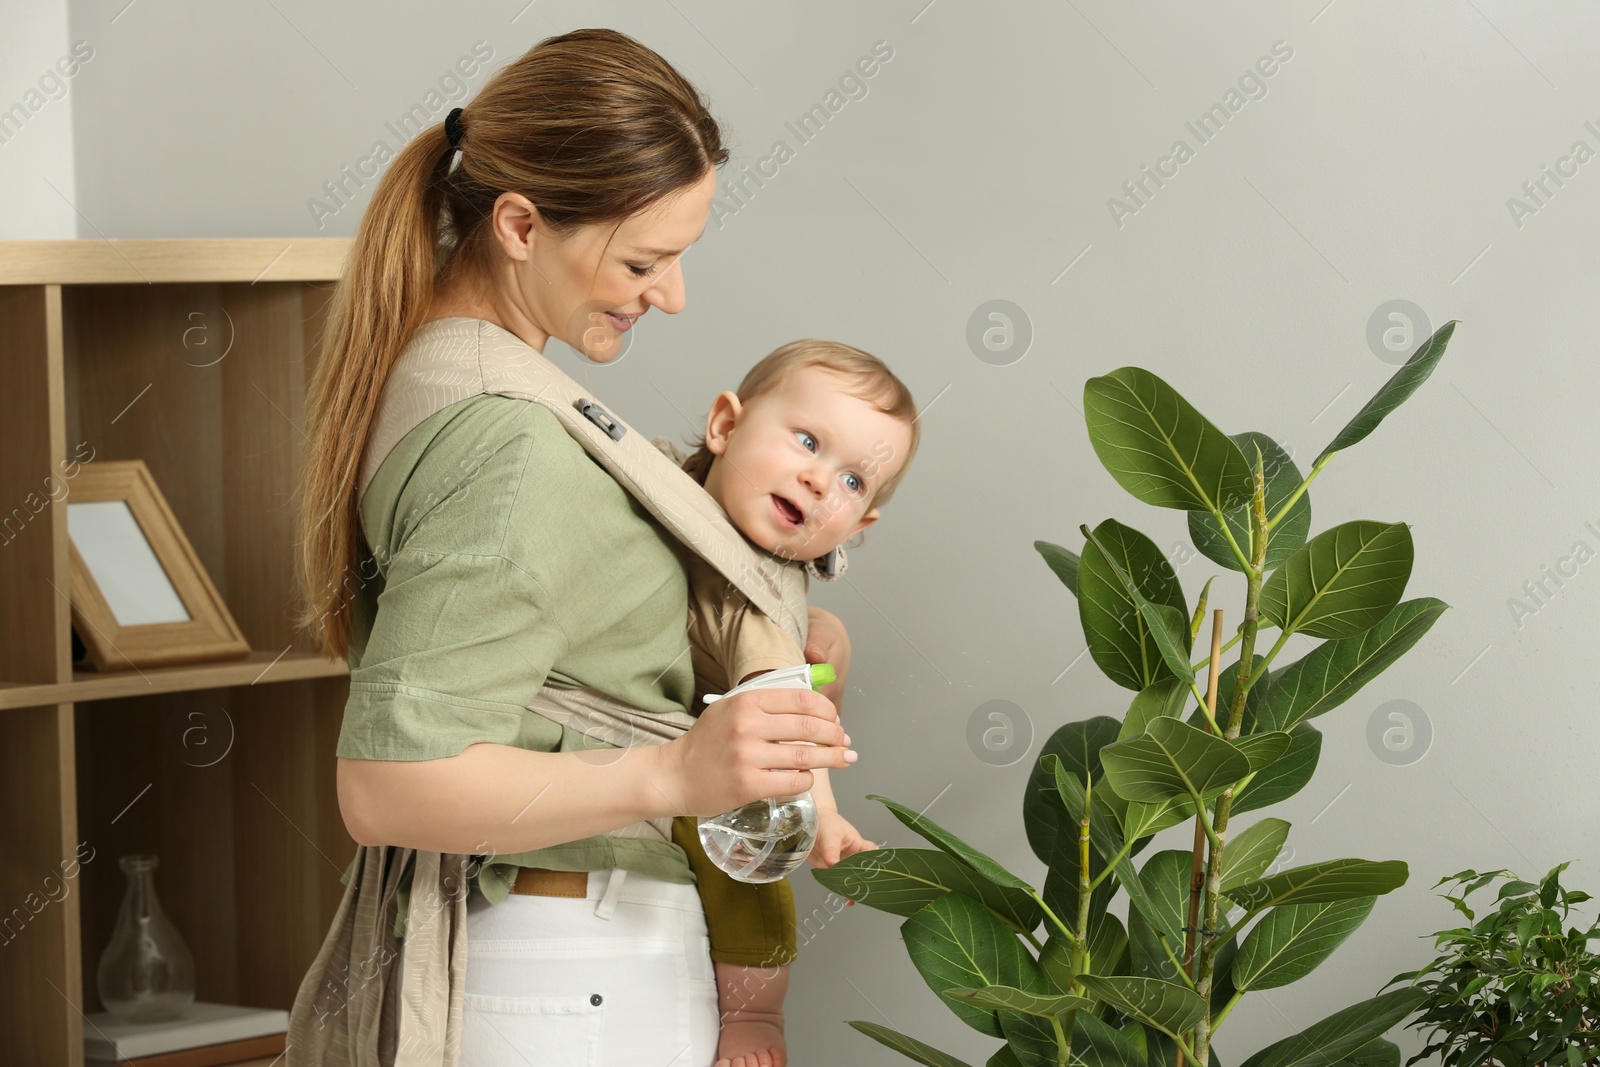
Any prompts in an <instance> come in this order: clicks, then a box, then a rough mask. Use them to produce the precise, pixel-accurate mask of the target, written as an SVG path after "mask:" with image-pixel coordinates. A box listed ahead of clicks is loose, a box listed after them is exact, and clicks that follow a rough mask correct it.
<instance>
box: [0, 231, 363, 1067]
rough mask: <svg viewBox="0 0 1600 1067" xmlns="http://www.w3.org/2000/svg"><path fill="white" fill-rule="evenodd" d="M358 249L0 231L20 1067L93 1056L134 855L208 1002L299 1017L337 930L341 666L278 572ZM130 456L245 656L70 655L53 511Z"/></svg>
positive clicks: (0, 572) (11, 1003)
mask: <svg viewBox="0 0 1600 1067" xmlns="http://www.w3.org/2000/svg"><path fill="white" fill-rule="evenodd" d="M350 245H351V242H350V241H349V240H348V239H343V238H292V239H289V238H261V239H245V240H231V239H230V240H135V241H106V240H88V241H3V242H0V367H3V374H4V378H5V387H4V388H3V389H0V457H3V458H0V679H4V680H3V681H0V723H4V725H5V731H6V732H5V742H4V743H3V744H0V842H4V843H5V862H4V863H0V902H3V903H0V908H5V909H8V910H5V911H3V912H0V993H3V994H4V995H0V1035H3V1037H0V1045H4V1047H5V1048H6V1049H7V1054H6V1057H5V1059H6V1062H7V1063H9V1062H11V1061H13V1060H14V1061H16V1062H18V1063H49V1064H61V1065H64V1067H82V1065H83V1052H84V1049H83V1013H87V1012H93V1011H96V1010H98V1009H99V1007H100V1004H99V995H98V992H97V989H96V969H97V966H98V963H99V958H100V955H101V953H102V952H103V951H104V949H105V946H106V945H107V943H108V942H109V941H110V939H111V934H112V930H113V929H114V927H115V925H116V921H117V914H118V911H119V908H120V905H121V902H122V897H123V893H124V888H125V884H126V881H125V878H124V875H123V874H122V872H121V870H120V869H119V865H118V859H119V857H121V856H125V855H128V854H131V853H154V854H156V855H157V856H159V857H160V867H159V869H158V870H157V873H156V876H155V877H156V892H157V895H158V896H159V897H160V899H161V903H162V906H163V908H164V909H165V910H166V912H167V914H168V916H169V917H170V918H171V919H172V921H173V923H174V924H175V925H176V926H177V928H178V930H179V931H180V932H181V933H182V934H183V937H184V940H185V941H186V942H188V945H189V949H190V951H191V952H192V953H193V955H194V959H195V982H196V993H197V995H198V996H199V998H200V999H202V1000H206V1001H211V1002H214V1003H225V1004H248V1005H252V1006H256V1007H263V1008H284V1009H287V1008H289V1007H290V1006H291V1005H292V1004H293V1002H294V997H295V993H296V991H297V990H298V988H299V985H300V981H301V979H302V978H303V977H304V976H305V973H306V968H307V967H308V966H309V965H310V964H311V961H312V960H313V959H314V958H315V956H316V953H317V950H318V948H319V947H320V946H321V944H322V940H323V938H324V936H325V935H326V934H327V931H328V927H329V924H330V923H331V921H332V918H333V914H334V912H335V910H336V909H337V907H338V904H339V900H340V898H341V897H342V895H343V893H344V887H343V886H342V885H341V884H340V882H339V876H340V874H341V873H342V871H343V865H344V863H345V862H346V861H347V860H348V859H349V857H350V856H351V855H352V854H353V853H354V852H355V848H356V846H355V842H354V841H352V840H351V839H350V837H349V835H348V833H347V832H346V830H345V827H344V823H343V819H342V817H341V815H340V812H339V804H338V789H337V782H336V778H335V766H336V760H335V757H334V752H335V750H336V748H337V746H338V739H339V731H340V725H341V720H342V717H343V713H344V707H345V704H346V702H347V701H348V699H349V673H348V670H347V669H346V666H345V664H344V663H340V662H333V661H329V660H325V659H322V658H321V657H320V656H317V655H315V654H314V653H313V652H311V651H310V649H311V647H312V646H311V644H310V643H309V641H308V640H307V635H306V634H304V633H302V632H300V631H298V630H297V629H296V627H295V625H294V619H295V617H296V611H295V608H296V602H297V600H298V594H297V587H296V582H295V580H294V577H293V574H294V569H295V568H294V562H295V542H296V534H297V529H296V509H297V502H298V500H299V497H300V492H299V481H300V477H301V469H302V464H303V461H304V453H305V449H306V447H307V446H306V443H305V438H304V436H303V434H302V427H303V426H304V424H305V417H306V395H307V390H308V387H309V384H310V382H311V380H312V376H313V374H314V372H315V368H316V363H317V356H318V352H319V340H320V334H321V331H322V328H323V323H324V317H325V315H326V313H327V306H328V300H329V297H330V296H331V294H332V293H333V290H334V282H336V281H337V279H338V277H339V273H340V271H341V270H342V269H343V264H344V260H345V257H346V255H347V254H348V252H349V249H350ZM224 357H226V358H224ZM120 459H139V460H143V461H144V463H145V464H146V466H147V467H148V468H149V470H150V473H151V476H152V477H153V478H154V479H155V481H156V484H157V485H159V486H160V488H161V492H162V495H163V497H165V499H166V501H167V503H168V505H169V506H170V507H171V509H172V513H173V515H174V517H175V518H176V519H177V521H178V523H179V524H180V525H181V526H182V528H183V531H184V534H185V536H186V537H187V539H188V540H189V542H190V543H191V545H192V546H193V548H194V553H195V556H196V558H197V559H198V561H199V562H200V564H201V566H203V567H204V568H205V571H206V573H207V575H208V576H209V577H210V579H211V581H212V583H213V584H214V585H215V586H216V588H217V592H218V595H219V596H220V597H221V598H222V600H223V602H224V603H225V604H226V605H227V607H228V612H229V614H231V615H232V616H233V619H234V621H235V622H236V623H237V624H238V626H239V629H240V631H241V632H242V633H243V635H244V637H245V640H246V641H247V642H248V643H249V645H250V647H251V648H252V649H254V650H256V651H253V652H252V653H251V654H250V655H249V656H248V657H247V658H245V659H242V660H230V661H222V662H215V663H202V664H191V665H187V666H180V667H164V668H142V669H139V670H129V671H120V672H116V673H105V674H99V673H94V672H85V671H75V670H74V669H73V643H72V619H71V614H72V612H71V605H70V603H69V602H68V599H67V597H66V596H65V595H63V592H62V591H63V590H66V589H69V588H70V581H69V571H70V559H71V553H70V549H71V542H70V538H69V537H68V529H67V508H66V507H65V506H63V505H65V503H66V502H67V500H68V499H70V497H71V496H72V495H73V494H74V493H75V489H74V486H73V482H72V479H73V478H74V477H76V476H77V472H78V471H79V470H80V469H82V466H83V465H89V464H92V463H94V462H97V461H101V460H120ZM285 650H286V651H285ZM202 692H203V694H204V695H203V696H196V695H195V694H198V693H202ZM197 731H201V732H199V733H197ZM212 731H216V732H215V733H213V732H212ZM194 738H202V739H204V745H205V747H201V744H202V742H201V741H196V740H194ZM224 738H226V743H221V742H222V741H223V740H224ZM213 740H215V741H216V742H218V743H217V744H216V745H215V746H212V744H211V742H212V741H213ZM74 857H79V858H80V860H81V862H79V861H74ZM270 1062H273V1061H271V1060H263V1061H261V1063H262V1064H266V1063H270Z"/></svg>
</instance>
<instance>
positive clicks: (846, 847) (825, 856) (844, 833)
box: [809, 806, 878, 867]
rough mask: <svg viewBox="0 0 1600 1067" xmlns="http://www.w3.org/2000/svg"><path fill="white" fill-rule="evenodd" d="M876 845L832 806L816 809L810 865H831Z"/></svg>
mask: <svg viewBox="0 0 1600 1067" xmlns="http://www.w3.org/2000/svg"><path fill="white" fill-rule="evenodd" d="M877 847H878V846H877V845H875V844H873V843H872V842H871V841H868V840H867V839H866V838H864V837H862V836H861V832H860V831H859V830H857V829H856V828H855V827H854V826H851V825H850V820H849V819H846V818H845V817H844V816H843V815H840V814H839V813H838V812H837V811H835V810H833V809H832V808H824V807H820V806H819V808H818V810H817V843H816V845H815V846H813V847H812V849H811V855H810V857H809V859H810V860H811V866H813V867H832V866H833V865H834V864H835V863H838V862H839V861H840V860H842V859H844V858H846V857H848V856H853V855H855V854H856V853H857V852H866V851H868V850H870V849H874V848H877Z"/></svg>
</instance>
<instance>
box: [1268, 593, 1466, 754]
mask: <svg viewBox="0 0 1600 1067" xmlns="http://www.w3.org/2000/svg"><path fill="white" fill-rule="evenodd" d="M1449 606H1450V605H1448V604H1446V603H1445V602H1444V601H1442V600H1435V599H1434V598H1433V597H1419V598H1418V599H1416V600H1407V601H1404V602H1403V603H1400V604H1396V605H1395V606H1394V608H1393V609H1392V610H1391V611H1390V612H1389V614H1387V615H1385V616H1384V617H1383V618H1382V619H1381V620H1379V621H1378V623H1377V624H1376V625H1374V626H1373V627H1371V628H1370V629H1368V630H1364V631H1363V632H1361V633H1359V634H1357V635H1356V636H1355V637H1346V638H1344V639H1343V640H1339V641H1326V642H1324V643H1322V644H1320V645H1318V646H1317V647H1316V648H1314V649H1312V650H1311V651H1310V652H1308V653H1306V655H1305V656H1303V657H1301V658H1300V659H1298V660H1296V661H1295V662H1293V663H1291V664H1289V665H1288V666H1287V667H1280V668H1279V669H1277V670H1275V671H1273V672H1271V674H1270V675H1264V676H1263V677H1262V679H1261V680H1262V681H1266V680H1267V679H1268V678H1271V680H1272V681H1271V684H1270V685H1269V686H1268V687H1267V697H1266V701H1265V703H1264V705H1263V707H1262V708H1261V709H1260V710H1259V711H1258V712H1257V714H1256V719H1257V722H1258V724H1259V725H1260V727H1261V728H1264V729H1268V730H1288V729H1291V728H1293V727H1294V726H1295V725H1297V724H1298V723H1301V722H1303V721H1305V720H1306V719H1311V718H1315V717H1316V716H1318V715H1321V714H1323V713H1324V712H1327V711H1331V710H1333V709H1334V708H1336V707H1338V706H1339V705H1340V704H1342V703H1344V702H1345V701H1346V700H1349V699H1350V698H1351V697H1352V696H1354V695H1355V694H1356V693H1357V692H1358V691H1359V690H1360V689H1361V687H1362V686H1364V685H1366V684H1367V683H1368V682H1370V681H1372V679H1374V678H1376V677H1377V676H1378V675H1380V674H1382V673H1383V672H1384V671H1386V670H1388V669H1389V667H1390V665H1391V664H1393V663H1394V662H1395V661H1396V660H1398V659H1399V658H1400V657H1401V656H1403V655H1405V654H1406V652H1407V651H1409V650H1410V648H1411V646H1412V645H1414V644H1416V643H1417V642H1418V641H1419V640H1421V638H1422V635H1423V634H1425V633H1427V632H1428V630H1429V629H1430V628H1431V627H1432V626H1433V624H1434V623H1435V622H1436V621H1438V618H1439V616H1440V615H1442V614H1444V612H1445V609H1446V608H1448V607H1449ZM1256 688H1259V684H1258V686H1257V687H1253V688H1252V689H1251V690H1250V697H1251V698H1252V699H1253V698H1254V697H1255V695H1256V694H1255V689H1256Z"/></svg>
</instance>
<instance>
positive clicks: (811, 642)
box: [806, 605, 850, 714]
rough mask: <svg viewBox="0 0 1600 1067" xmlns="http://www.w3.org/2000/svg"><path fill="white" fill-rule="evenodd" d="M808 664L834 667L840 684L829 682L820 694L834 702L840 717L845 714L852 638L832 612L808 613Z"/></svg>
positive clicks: (812, 609) (810, 609) (815, 609)
mask: <svg viewBox="0 0 1600 1067" xmlns="http://www.w3.org/2000/svg"><path fill="white" fill-rule="evenodd" d="M806 615H807V621H806V662H807V663H831V664H833V669H834V672H835V673H836V674H837V675H838V678H837V680H835V681H832V682H829V683H828V684H827V685H825V686H823V687H821V688H820V689H818V690H817V692H819V693H821V694H822V695H823V696H825V697H827V698H828V699H829V700H831V701H833V706H834V707H835V708H837V709H838V710H839V712H840V714H843V713H844V687H845V676H846V675H848V674H849V673H850V634H849V632H848V631H847V630H845V628H844V623H842V622H840V621H839V616H837V615H835V614H834V613H833V612H831V611H826V610H824V609H822V608H819V607H816V606H815V605H812V606H810V607H808V608H807V609H806Z"/></svg>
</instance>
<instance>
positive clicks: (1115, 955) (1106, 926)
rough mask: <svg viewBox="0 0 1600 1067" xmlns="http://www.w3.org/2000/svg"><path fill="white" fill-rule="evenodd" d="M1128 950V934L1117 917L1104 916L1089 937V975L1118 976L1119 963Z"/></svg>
mask: <svg viewBox="0 0 1600 1067" xmlns="http://www.w3.org/2000/svg"><path fill="white" fill-rule="evenodd" d="M1127 948H1128V932H1127V931H1126V930H1124V929H1123V928H1122V920H1121V919H1119V918H1117V917H1116V916H1115V915H1102V916H1101V917H1100V924H1099V925H1098V926H1096V927H1095V929H1094V933H1092V934H1090V935H1089V973H1090V974H1116V973H1117V969H1116V968H1117V963H1118V962H1119V961H1120V960H1121V959H1122V956H1123V953H1124V952H1126V951H1127Z"/></svg>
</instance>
